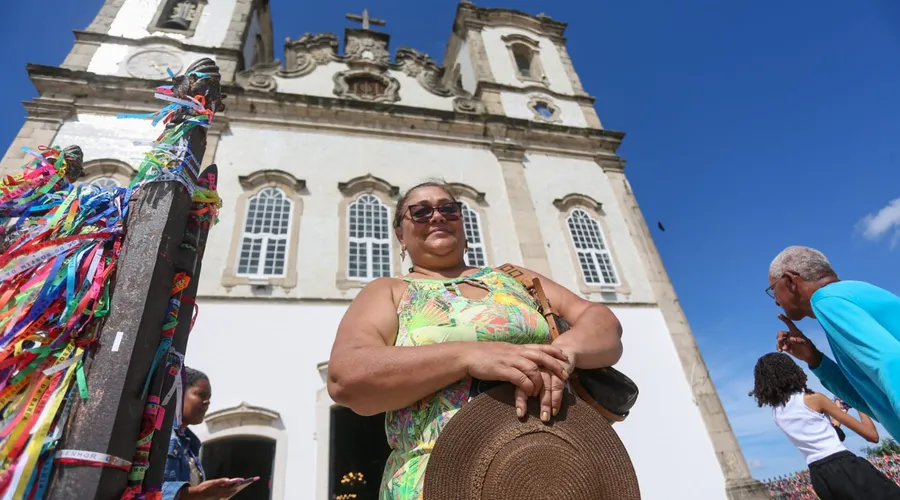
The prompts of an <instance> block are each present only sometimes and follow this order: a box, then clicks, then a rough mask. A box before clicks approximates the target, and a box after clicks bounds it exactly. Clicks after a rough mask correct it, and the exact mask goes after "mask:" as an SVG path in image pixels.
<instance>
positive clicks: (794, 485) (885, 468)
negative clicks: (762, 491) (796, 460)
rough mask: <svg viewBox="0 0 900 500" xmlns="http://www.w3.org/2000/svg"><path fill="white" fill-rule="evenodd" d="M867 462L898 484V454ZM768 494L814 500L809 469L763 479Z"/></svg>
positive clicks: (787, 499)
mask: <svg viewBox="0 0 900 500" xmlns="http://www.w3.org/2000/svg"><path fill="white" fill-rule="evenodd" d="M869 462H871V463H872V465H874V466H875V468H877V469H878V470H880V471H881V472H882V473H883V474H884V475H885V476H887V477H888V478H889V479H890V480H891V481H894V482H895V483H897V484H898V485H900V455H884V456H882V457H875V458H870V459H869ZM764 484H765V485H766V489H768V490H769V495H770V496H771V497H772V498H774V499H776V500H807V499H809V500H816V499H817V498H819V497H817V496H816V493H815V492H814V491H813V487H812V483H810V480H809V471H808V470H804V471H800V472H795V473H794V474H791V475H789V476H783V477H775V478H771V479H768V480H766V481H764Z"/></svg>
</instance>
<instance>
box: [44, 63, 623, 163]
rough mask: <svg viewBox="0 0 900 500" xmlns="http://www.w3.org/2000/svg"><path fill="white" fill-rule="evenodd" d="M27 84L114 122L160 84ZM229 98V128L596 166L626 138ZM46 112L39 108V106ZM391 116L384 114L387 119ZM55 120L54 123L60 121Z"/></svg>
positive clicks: (54, 71)
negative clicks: (481, 150)
mask: <svg viewBox="0 0 900 500" xmlns="http://www.w3.org/2000/svg"><path fill="white" fill-rule="evenodd" d="M27 69H28V74H29V77H30V78H31V81H32V83H33V84H34V86H35V88H36V89H37V91H38V94H39V95H42V96H43V95H53V96H54V99H47V98H44V97H39V98H37V99H35V101H42V102H46V103H47V106H48V107H45V109H46V110H47V112H48V113H49V111H50V108H54V109H57V104H59V105H61V106H62V108H58V112H55V113H54V114H53V115H54V118H55V119H61V117H62V116H63V115H62V114H61V113H62V112H64V109H66V108H67V109H69V110H72V109H77V110H78V111H87V112H94V113H101V114H111V115H115V114H117V113H121V112H123V107H124V108H125V112H131V113H146V112H149V111H155V110H158V109H159V106H160V104H159V101H158V100H156V99H154V98H153V89H154V88H155V87H156V86H157V85H159V84H161V83H162V82H152V81H148V80H143V79H138V78H128V77H121V76H112V75H97V74H95V73H90V72H87V71H78V70H69V69H65V68H59V67H55V66H42V65H36V64H29V65H28V66H27ZM222 91H223V92H224V93H225V94H227V95H228V101H227V104H228V110H227V112H226V113H223V114H222V116H217V118H216V121H219V120H220V119H227V121H228V122H229V124H230V125H231V126H232V127H234V126H240V125H242V124H244V125H247V124H253V125H257V126H267V127H278V128H294V129H305V128H309V129H311V130H318V131H322V132H326V133H327V132H334V133H351V134H362V135H373V136H390V137H395V138H400V139H409V140H417V141H439V142H451V143H456V144H469V145H473V146H480V147H487V148H490V147H491V146H492V145H493V144H494V143H495V142H496V141H498V140H500V141H503V140H506V139H509V140H512V141H515V143H517V144H519V145H521V146H522V147H524V148H526V149H527V150H528V151H529V152H540V153H545V154H556V155H565V156H578V157H585V158H589V159H593V158H595V157H597V156H598V155H599V157H602V158H612V157H615V152H616V150H617V149H618V147H619V145H620V144H621V142H622V139H623V138H624V136H625V134H624V133H622V132H616V131H612V130H606V129H596V128H582V127H569V126H566V125H561V124H552V123H541V122H535V121H532V120H527V119H521V118H511V117H507V116H503V115H495V114H490V113H482V114H471V113H459V112H454V111H445V110H436V109H430V108H418V107H412V106H404V105H403V104H402V102H400V103H394V104H390V105H386V104H384V103H377V102H368V101H353V100H347V99H340V98H337V97H320V96H310V95H298V94H285V93H277V92H259V91H248V90H245V89H243V88H241V87H239V86H236V85H223V86H222ZM42 106H43V104H42ZM388 111H389V112H388ZM57 117H59V118H57Z"/></svg>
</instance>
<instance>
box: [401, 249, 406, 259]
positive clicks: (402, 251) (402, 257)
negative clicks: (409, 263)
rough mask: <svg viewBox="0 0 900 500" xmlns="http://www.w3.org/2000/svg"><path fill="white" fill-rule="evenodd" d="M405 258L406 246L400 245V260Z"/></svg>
mask: <svg viewBox="0 0 900 500" xmlns="http://www.w3.org/2000/svg"><path fill="white" fill-rule="evenodd" d="M405 258H406V247H400V260H403V259H405Z"/></svg>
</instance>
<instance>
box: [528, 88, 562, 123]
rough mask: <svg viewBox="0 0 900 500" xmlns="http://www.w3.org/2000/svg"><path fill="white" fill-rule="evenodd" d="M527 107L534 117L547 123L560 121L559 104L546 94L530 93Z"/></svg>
mask: <svg viewBox="0 0 900 500" xmlns="http://www.w3.org/2000/svg"><path fill="white" fill-rule="evenodd" d="M528 109H530V110H531V112H532V113H534V119H535V120H538V121H542V122H548V123H561V122H562V113H561V111H560V109H559V106H557V105H556V104H554V103H553V100H552V99H550V97H548V96H544V95H540V94H532V95H530V96H529V97H528Z"/></svg>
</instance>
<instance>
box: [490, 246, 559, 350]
mask: <svg viewBox="0 0 900 500" xmlns="http://www.w3.org/2000/svg"><path fill="white" fill-rule="evenodd" d="M497 270H498V271H500V272H502V273H504V274H506V275H507V276H510V277H511V278H513V279H515V280H516V281H517V282H519V284H520V285H522V287H523V288H525V290H526V291H527V292H528V293H529V294H531V296H532V297H534V300H535V301H537V304H538V311H539V312H540V313H541V315H542V316H543V317H544V319H546V320H547V324H549V325H550V336H551V337H552V338H553V340H556V338H557V337H559V334H560V331H559V323H557V320H556V318H557V314H556V313H554V312H553V307H552V306H551V305H550V301H549V300H548V299H547V295H546V294H545V293H544V287H543V286H541V280H540V279H539V278H538V277H537V276H534V275H533V274H531V273H530V272H529V271H528V270H527V269H522V268H521V267H519V266H516V265H513V264H509V263H507V264H503V265H502V266H500V267H498V268H497Z"/></svg>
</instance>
